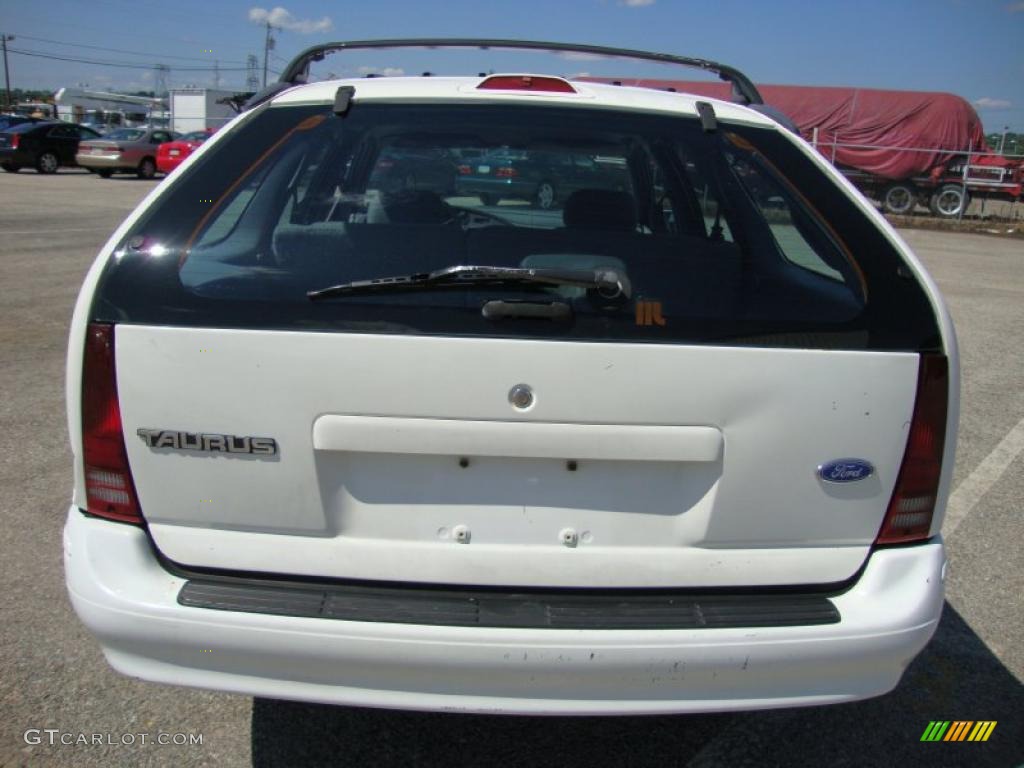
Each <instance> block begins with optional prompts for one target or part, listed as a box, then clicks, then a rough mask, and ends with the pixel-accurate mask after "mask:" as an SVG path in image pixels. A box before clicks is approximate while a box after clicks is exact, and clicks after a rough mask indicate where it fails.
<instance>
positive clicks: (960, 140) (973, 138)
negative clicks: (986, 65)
mask: <svg viewBox="0 0 1024 768" xmlns="http://www.w3.org/2000/svg"><path fill="white" fill-rule="evenodd" d="M579 79H581V80H592V81H597V82H612V81H613V80H614V81H616V82H621V83H622V84H623V85H635V86H642V87H647V88H659V89H666V88H669V87H671V88H675V89H676V90H677V91H680V92H686V93H694V94H697V95H700V96H710V97H712V98H718V99H724V100H728V99H729V97H730V86H729V84H728V83H717V82H687V81H682V80H639V79H629V78H604V77H602V78H597V77H582V78H579ZM757 88H758V90H759V91H761V95H762V96H763V97H764V101H765V104H767V105H769V106H772V107H775V108H776V109H778V110H780V111H781V112H784V113H785V114H787V115H788V116H789V117H790V119H792V120H793V122H795V123H796V125H797V127H798V128H799V129H800V133H801V134H803V137H804V138H805V139H807V140H808V141H811V139H812V138H813V134H814V129H815V128H817V129H818V149H819V150H820V151H821V153H822V154H823V155H825V156H826V157H827V158H829V159H830V160H831V159H833V148H832V144H833V141H835V142H836V144H837V146H836V148H835V155H834V161H835V163H836V164H838V165H846V166H850V167H852V168H856V169H858V170H861V171H866V172H868V173H872V174H875V175H877V176H882V177H884V178H889V179H906V178H909V177H912V176H923V175H927V174H928V173H930V172H931V171H932V170H933V169H934V170H936V171H938V170H940V169H941V168H943V167H944V166H945V165H946V164H947V163H948V162H949V161H950V160H951V159H952V158H953V157H955V156H957V155H964V154H966V153H967V151H968V150H969V149H973V151H975V152H978V151H986V150H987V149H988V145H987V144H986V143H985V134H984V131H983V130H982V127H981V120H980V119H979V118H978V114H977V112H975V111H974V107H972V106H971V105H970V104H969V103H968V102H967V101H965V100H964V99H962V98H960V97H959V96H954V95H953V94H951V93H927V92H921V91H882V90H875V89H872V88H825V87H817V86H802V85H758V86H757ZM844 144H845V145H856V146H841V145H844ZM869 147H881V148H878V149H871V148H869ZM901 148H906V149H919V150H927V151H913V152H912V151H906V150H905V149H904V150H902V151H901Z"/></svg>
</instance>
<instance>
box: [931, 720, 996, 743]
mask: <svg viewBox="0 0 1024 768" xmlns="http://www.w3.org/2000/svg"><path fill="white" fill-rule="evenodd" d="M997 722H998V721H997V720H978V721H974V720H953V721H950V720H932V721H931V722H930V723H928V727H927V728H925V729H924V733H923V734H921V741H988V737H989V736H991V735H992V731H994V730H995V729H996V723H997Z"/></svg>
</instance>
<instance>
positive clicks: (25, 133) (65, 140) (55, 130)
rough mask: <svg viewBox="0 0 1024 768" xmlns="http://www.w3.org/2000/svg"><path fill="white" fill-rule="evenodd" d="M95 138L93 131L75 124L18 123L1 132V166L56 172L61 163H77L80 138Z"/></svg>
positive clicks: (97, 136)
mask: <svg viewBox="0 0 1024 768" xmlns="http://www.w3.org/2000/svg"><path fill="white" fill-rule="evenodd" d="M98 138H99V134H98V133H96V131H94V130H92V129H90V128H86V127H85V126H82V125H76V124H75V123H63V122H58V121H46V122H38V123H31V122H29V123H21V124H20V125H15V126H13V127H11V128H8V129H6V130H3V131H0V168H3V169H4V170H5V171H7V172H8V173H17V172H18V171H20V170H21V169H22V168H35V169H36V170H37V171H39V173H56V172H57V169H58V168H60V167H61V166H74V165H77V163H76V162H75V154H76V153H77V152H78V143H79V142H80V141H85V140H87V139H98Z"/></svg>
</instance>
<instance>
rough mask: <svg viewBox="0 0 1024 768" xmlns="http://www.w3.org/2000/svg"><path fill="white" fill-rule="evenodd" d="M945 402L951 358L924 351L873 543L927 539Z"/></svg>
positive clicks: (939, 469) (939, 465) (943, 440)
mask: <svg viewBox="0 0 1024 768" xmlns="http://www.w3.org/2000/svg"><path fill="white" fill-rule="evenodd" d="M948 404H949V361H948V360H947V359H946V358H945V357H944V356H942V355H922V356H921V367H920V369H919V372H918V378H917V399H916V401H915V402H914V417H913V420H912V421H911V423H910V435H909V437H908V438H907V450H906V452H905V453H904V455H903V465H902V466H901V467H900V474H899V477H898V478H896V487H895V488H894V489H893V492H892V499H891V500H890V501H889V509H888V511H887V512H886V513H885V520H884V521H883V522H882V529H881V531H879V532H878V538H877V539H875V543H876V544H905V543H907V542H910V541H921V540H923V539H927V538H928V533H929V531H930V530H931V527H932V515H933V514H934V513H935V501H936V498H937V496H938V493H939V478H940V476H941V474H942V452H943V449H944V448H945V445H946V410H947V408H948Z"/></svg>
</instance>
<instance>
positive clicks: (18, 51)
mask: <svg viewBox="0 0 1024 768" xmlns="http://www.w3.org/2000/svg"><path fill="white" fill-rule="evenodd" d="M7 51H8V52H9V53H16V54H18V55H20V56H33V57H35V58H38V59H53V60H54V61H72V62H75V63H77V64H94V65H96V66H100V67H122V68H124V69H152V68H153V67H154V65H153V64H133V63H129V62H126V61H99V60H96V59H78V58H73V57H71V56H57V55H55V54H52V53H42V52H41V51H25V50H21V49H19V48H8V49H7ZM214 69H215V67H174V70H175V71H176V72H213V71H214ZM219 69H220V71H221V72H245V67H220V68H219Z"/></svg>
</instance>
